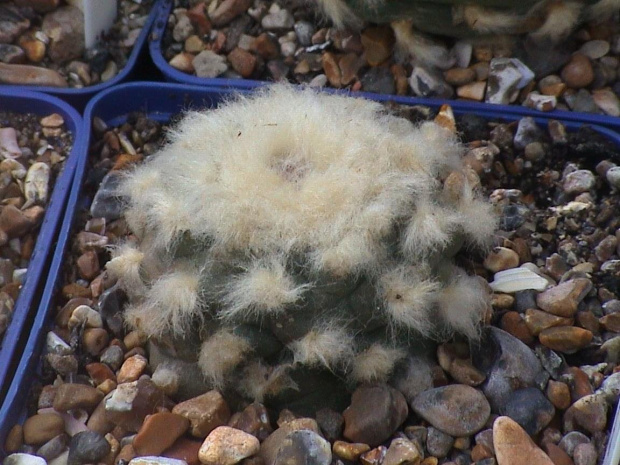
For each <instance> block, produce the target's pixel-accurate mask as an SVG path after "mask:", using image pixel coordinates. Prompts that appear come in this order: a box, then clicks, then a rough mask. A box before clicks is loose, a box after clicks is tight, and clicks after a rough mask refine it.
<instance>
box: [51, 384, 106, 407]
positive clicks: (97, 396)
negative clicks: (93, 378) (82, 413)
mask: <svg viewBox="0 0 620 465" xmlns="http://www.w3.org/2000/svg"><path fill="white" fill-rule="evenodd" d="M102 399H103V393H102V392H101V391H99V390H98V389H96V388H94V387H91V386H87V385H85V384H74V383H64V384H61V385H60V386H58V387H57V388H56V395H55V396H54V409H55V410H58V411H59V412H66V411H67V410H75V409H81V408H83V409H88V410H92V409H94V408H95V407H96V406H97V405H98V404H99V402H101V400H102Z"/></svg>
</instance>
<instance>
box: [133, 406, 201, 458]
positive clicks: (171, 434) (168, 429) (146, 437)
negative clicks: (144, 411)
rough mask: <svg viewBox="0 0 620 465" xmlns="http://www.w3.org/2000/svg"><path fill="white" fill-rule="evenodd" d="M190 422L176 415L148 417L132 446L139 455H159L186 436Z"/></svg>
mask: <svg viewBox="0 0 620 465" xmlns="http://www.w3.org/2000/svg"><path fill="white" fill-rule="evenodd" d="M188 428H189V420H188V419H187V418H185V417H183V416H181V415H177V414H176V413H170V412H163V413H154V414H153V415H149V416H147V417H146V420H145V421H144V423H143V424H142V427H141V428H140V431H138V434H136V436H135V437H134V439H133V442H132V445H133V448H134V450H135V451H136V453H137V454H138V455H159V454H161V453H162V452H163V451H165V450H166V449H168V448H169V447H170V446H172V445H173V444H174V442H175V441H176V440H177V439H178V438H180V437H181V436H183V434H185V431H187V429H188Z"/></svg>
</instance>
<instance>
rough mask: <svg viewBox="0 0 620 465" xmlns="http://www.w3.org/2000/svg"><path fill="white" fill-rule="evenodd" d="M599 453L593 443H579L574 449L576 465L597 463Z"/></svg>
mask: <svg viewBox="0 0 620 465" xmlns="http://www.w3.org/2000/svg"><path fill="white" fill-rule="evenodd" d="M597 459H598V454H597V452H596V448H595V447H594V445H593V444H592V443H589V442H587V443H583V444H577V445H576V446H575V450H574V451H573V462H574V463H575V465H596V463H597Z"/></svg>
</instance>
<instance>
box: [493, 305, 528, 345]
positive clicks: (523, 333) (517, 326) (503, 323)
mask: <svg viewBox="0 0 620 465" xmlns="http://www.w3.org/2000/svg"><path fill="white" fill-rule="evenodd" d="M500 327H501V328H502V329H503V330H504V331H506V332H507V333H510V334H512V335H513V336H514V337H516V338H517V339H519V340H520V341H522V342H523V343H525V344H531V343H533V342H534V336H533V335H532V331H531V330H530V327H529V326H528V324H527V322H526V321H525V320H524V319H523V318H521V315H520V314H519V313H517V312H506V313H504V314H503V315H502V319H501V320H500Z"/></svg>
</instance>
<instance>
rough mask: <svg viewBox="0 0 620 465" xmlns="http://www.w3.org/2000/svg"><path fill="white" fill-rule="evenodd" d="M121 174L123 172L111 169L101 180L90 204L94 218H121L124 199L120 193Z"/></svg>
mask: <svg viewBox="0 0 620 465" xmlns="http://www.w3.org/2000/svg"><path fill="white" fill-rule="evenodd" d="M121 176H122V174H121V173H119V172H117V171H111V172H110V173H108V174H106V175H105V177H104V178H103V179H102V180H101V184H100V185H99V189H97V193H96V194H95V197H94V198H93V201H92V203H91V206H90V214H91V216H92V217H93V218H105V219H106V220H107V221H114V220H116V219H118V218H120V216H121V211H122V205H123V204H122V201H123V200H122V198H121V197H119V195H118V187H119V183H120V180H121Z"/></svg>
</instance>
